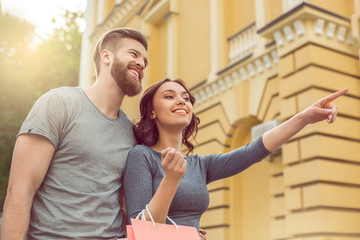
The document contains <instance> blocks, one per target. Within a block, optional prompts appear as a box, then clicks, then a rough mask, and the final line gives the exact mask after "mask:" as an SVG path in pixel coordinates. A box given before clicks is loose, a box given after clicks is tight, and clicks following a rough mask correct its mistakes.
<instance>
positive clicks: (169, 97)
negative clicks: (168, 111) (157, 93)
mask: <svg viewBox="0 0 360 240" xmlns="http://www.w3.org/2000/svg"><path fill="white" fill-rule="evenodd" d="M165 98H166V99H173V96H170V95H167V96H165Z"/></svg>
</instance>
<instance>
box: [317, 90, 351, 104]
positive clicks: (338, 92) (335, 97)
mask: <svg viewBox="0 0 360 240" xmlns="http://www.w3.org/2000/svg"><path fill="white" fill-rule="evenodd" d="M348 91H349V88H344V89H341V90H340V91H337V92H334V93H332V94H330V95H329V96H327V97H324V98H323V99H322V100H323V101H326V102H332V101H334V100H335V99H337V98H338V97H340V96H342V95H344V94H346V93H347V92H348Z"/></svg>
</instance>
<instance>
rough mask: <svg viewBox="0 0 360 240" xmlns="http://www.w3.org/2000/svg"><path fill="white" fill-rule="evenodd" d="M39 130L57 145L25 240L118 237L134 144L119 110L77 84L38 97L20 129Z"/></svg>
mask: <svg viewBox="0 0 360 240" xmlns="http://www.w3.org/2000/svg"><path fill="white" fill-rule="evenodd" d="M29 133H31V134H39V135H42V136H44V137H46V138H48V139H49V140H50V141H51V142H52V144H53V145H54V147H55V149H56V150H55V154H54V156H53V159H52V160H51V163H50V166H49V169H48V172H47V173H46V176H45V178H44V181H43V182H42V184H41V186H40V188H39V189H38V191H37V193H36V195H35V197H34V202H33V205H32V209H31V219H30V226H29V231H28V238H29V239H44V240H45V239H46V240H49V239H116V238H117V237H119V236H123V235H124V233H125V229H124V226H123V224H122V221H123V220H122V216H121V214H120V204H119V189H120V187H121V186H122V185H121V177H122V174H123V172H124V168H125V162H126V157H127V154H128V151H129V150H130V148H131V147H133V146H134V145H135V143H136V141H135V138H134V136H133V133H132V123H131V121H130V120H129V119H128V118H127V117H126V115H125V113H124V112H123V111H121V110H120V111H119V116H118V118H117V119H111V118H109V117H107V116H106V115H104V114H102V113H101V112H100V111H99V110H98V108H97V107H96V106H95V105H94V104H93V103H92V102H91V101H90V99H89V98H88V97H87V96H86V94H85V93H84V92H83V91H82V89H81V88H78V87H61V88H58V89H54V90H51V91H49V92H47V93H46V94H44V95H43V96H41V97H40V98H39V99H38V101H37V102H36V103H35V105H34V106H33V108H32V109H31V111H30V113H29V115H28V117H27V118H26V120H25V121H24V123H23V125H22V127H21V129H20V132H19V135H20V134H29Z"/></svg>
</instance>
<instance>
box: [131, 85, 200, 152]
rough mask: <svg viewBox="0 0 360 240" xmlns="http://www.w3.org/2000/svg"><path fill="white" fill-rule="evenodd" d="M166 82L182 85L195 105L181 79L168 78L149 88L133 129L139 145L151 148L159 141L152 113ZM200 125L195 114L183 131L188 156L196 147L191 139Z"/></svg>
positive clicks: (141, 102) (144, 95) (141, 103)
mask: <svg viewBox="0 0 360 240" xmlns="http://www.w3.org/2000/svg"><path fill="white" fill-rule="evenodd" d="M166 82H175V83H177V84H179V85H181V86H182V87H183V88H184V89H185V91H186V92H187V93H188V94H189V97H190V102H191V104H192V105H194V103H195V98H194V96H193V95H191V93H190V92H189V90H188V89H187V87H186V86H185V83H184V82H183V81H182V80H181V79H175V80H170V79H168V78H167V79H164V80H162V81H159V82H156V83H154V84H153V85H151V86H150V87H148V88H147V89H146V90H145V92H144V94H143V95H142V97H141V100H140V118H139V120H138V121H137V122H136V123H135V125H134V127H133V132H134V135H135V138H136V140H137V141H138V143H139V144H143V145H146V146H149V147H150V146H153V145H155V144H156V142H157V141H158V139H159V131H158V129H157V126H156V124H155V119H152V118H151V116H152V111H153V109H154V107H153V99H154V95H155V93H156V91H157V90H158V89H159V87H160V86H161V85H163V84H164V83H166ZM199 123H200V119H199V118H198V117H197V116H196V115H195V114H194V113H193V114H192V118H191V122H190V124H189V125H188V126H187V127H186V128H184V130H183V133H182V135H183V136H182V143H183V144H184V145H185V146H186V147H187V149H188V152H187V154H189V153H190V152H192V151H193V149H194V145H193V144H192V143H191V142H190V141H189V138H190V137H191V136H193V138H195V136H196V134H197V131H198V125H199Z"/></svg>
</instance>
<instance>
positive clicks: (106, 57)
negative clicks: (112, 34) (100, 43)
mask: <svg viewBox="0 0 360 240" xmlns="http://www.w3.org/2000/svg"><path fill="white" fill-rule="evenodd" d="M100 57H101V61H103V62H104V63H105V64H106V65H108V64H110V63H111V60H112V53H111V52H109V51H108V50H102V51H101V53H100Z"/></svg>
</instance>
